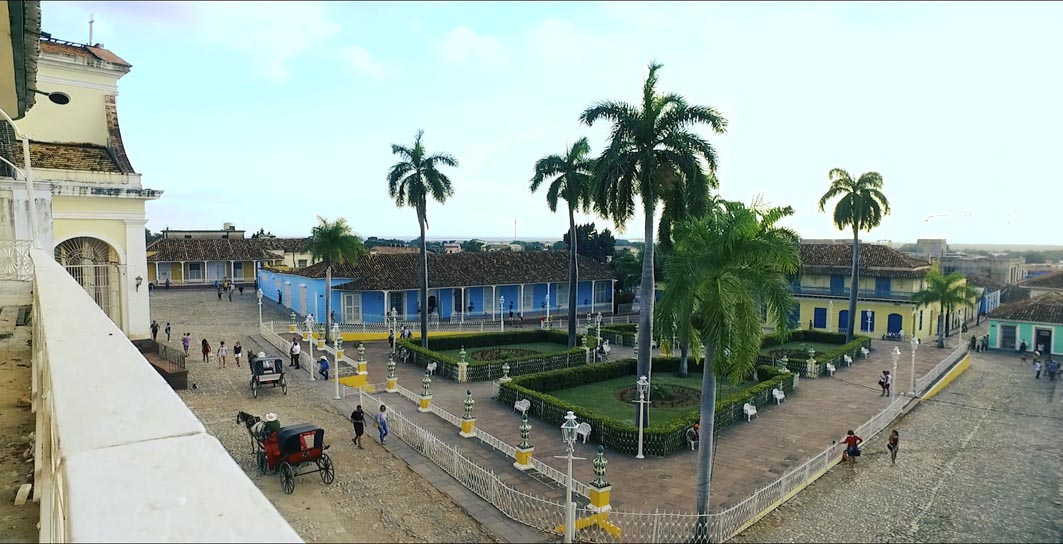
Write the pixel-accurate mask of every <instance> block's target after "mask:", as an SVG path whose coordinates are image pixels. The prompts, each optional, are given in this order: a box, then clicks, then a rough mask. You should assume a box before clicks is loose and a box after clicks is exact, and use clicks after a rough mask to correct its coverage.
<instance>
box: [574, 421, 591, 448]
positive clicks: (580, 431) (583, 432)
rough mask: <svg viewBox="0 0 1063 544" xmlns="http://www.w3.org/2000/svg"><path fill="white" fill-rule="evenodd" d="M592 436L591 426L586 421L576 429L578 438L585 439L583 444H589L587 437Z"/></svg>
mask: <svg viewBox="0 0 1063 544" xmlns="http://www.w3.org/2000/svg"><path fill="white" fill-rule="evenodd" d="M590 435H591V424H590V423H587V422H586V421H584V422H583V423H580V424H579V425H578V426H577V427H576V438H579V437H581V436H582V437H583V443H584V444H586V443H587V437H589V436H590Z"/></svg>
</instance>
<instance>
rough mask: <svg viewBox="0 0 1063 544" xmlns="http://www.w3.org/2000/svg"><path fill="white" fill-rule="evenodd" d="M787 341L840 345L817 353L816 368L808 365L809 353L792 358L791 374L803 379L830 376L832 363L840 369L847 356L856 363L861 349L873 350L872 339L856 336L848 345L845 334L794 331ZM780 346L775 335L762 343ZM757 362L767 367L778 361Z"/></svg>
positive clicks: (760, 358)
mask: <svg viewBox="0 0 1063 544" xmlns="http://www.w3.org/2000/svg"><path fill="white" fill-rule="evenodd" d="M786 341H787V342H819V343H822V344H838V347H836V348H834V349H831V350H828V351H818V352H816V365H815V366H814V367H812V366H810V365H809V364H808V361H807V358H808V354H807V353H803V352H802V353H801V354H800V356H799V357H797V358H790V360H789V361H788V363H787V365H786V367H787V368H788V369H789V370H790V371H791V372H796V373H799V374H800V375H801V377H802V378H815V377H817V376H826V375H827V374H828V372H827V363H831V364H833V365H834V366H835V367H838V366H839V365H842V364H843V357H844V356H845V355H849V356H850V357H852V358H853V360H854V361H855V360H856V354H857V352H859V350H860V348H861V347H865V346H866V347H867V348H868V349H871V338H869V337H867V336H854V337H853V340H852V341H851V342H849V343H848V344H846V343H845V335H844V334H842V333H835V332H825V331H804V330H802V331H794V332H792V333H790V336H789V337H787V339H786ZM779 344H780V341H779V337H778V336H777V335H774V334H767V335H764V339H763V340H762V341H761V346H762V347H766V348H767V347H771V346H777V345H779ZM757 361H758V362H760V363H764V364H766V365H774V364H776V360H775V359H774V358H772V357H771V356H770V355H760V356H758V357H757Z"/></svg>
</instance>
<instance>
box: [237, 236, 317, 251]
mask: <svg viewBox="0 0 1063 544" xmlns="http://www.w3.org/2000/svg"><path fill="white" fill-rule="evenodd" d="M249 240H250V238H249ZM254 241H255V242H257V243H259V244H260V245H261V246H262V249H269V250H273V251H286V252H289V253H299V252H303V251H307V245H308V244H309V243H310V239H309V238H254Z"/></svg>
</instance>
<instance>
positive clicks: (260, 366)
mask: <svg viewBox="0 0 1063 544" xmlns="http://www.w3.org/2000/svg"><path fill="white" fill-rule="evenodd" d="M248 367H250V368H251V396H252V397H255V398H258V390H259V388H261V387H262V386H263V385H267V384H272V385H273V387H277V386H278V385H279V386H280V388H281V391H283V392H284V394H285V395H287V394H288V382H287V381H286V380H285V379H284V360H283V359H281V358H280V357H267V356H266V354H265V353H263V352H261V351H260V352H258V355H256V356H255V357H252V358H251V360H250V361H249V364H248Z"/></svg>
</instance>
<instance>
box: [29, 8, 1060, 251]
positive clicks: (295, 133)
mask: <svg viewBox="0 0 1063 544" xmlns="http://www.w3.org/2000/svg"><path fill="white" fill-rule="evenodd" d="M42 4H43V29H44V30H45V31H47V32H51V33H52V35H53V36H55V37H57V38H62V39H68V40H73V41H81V42H83V41H87V40H88V20H89V17H90V15H93V16H94V19H95V21H96V22H95V26H94V41H95V42H99V43H103V44H104V46H105V47H107V48H108V49H110V50H112V51H114V52H115V53H116V54H118V55H119V56H121V57H122V58H124V59H125V60H127V61H128V62H130V63H131V64H132V65H133V69H132V71H131V72H130V73H129V74H128V75H126V76H125V77H124V78H122V80H121V81H120V82H119V88H120V95H119V98H118V108H119V118H120V122H121V125H122V134H123V139H124V141H125V146H126V150H127V152H128V154H129V157H130V159H131V161H132V163H133V166H134V168H135V169H136V170H137V171H138V172H140V173H141V174H142V175H143V183H144V185H145V186H146V187H150V188H153V189H160V190H163V191H164V194H163V196H162V198H161V199H159V200H156V201H152V202H149V204H148V217H149V222H148V227H149V228H151V229H152V230H160V229H162V228H166V227H171V228H175V229H176V228H219V227H220V226H221V224H222V223H223V222H233V223H235V224H236V225H237V226H238V227H239V228H246V229H248V230H257V229H258V228H259V227H264V228H266V229H267V230H269V231H271V232H273V233H274V234H277V235H290V236H303V235H308V234H309V231H310V228H311V227H312V226H313V225H314V224H315V223H316V221H317V219H316V217H317V216H322V217H325V218H329V219H334V218H337V217H345V218H346V219H347V220H348V222H349V223H350V224H351V225H352V227H353V229H354V230H355V231H356V232H357V233H358V234H360V235H362V236H402V237H407V238H413V237H415V236H417V232H418V231H417V220H416V216H415V214H414V212H413V210H412V209H409V208H401V209H400V208H396V207H395V205H394V202H393V201H392V200H391V199H390V198H389V197H388V193H387V183H386V179H385V176H386V173H387V170H388V168H389V167H390V166H391V165H392V164H394V163H395V162H396V161H397V158H396V157H395V156H393V155H392V154H391V145H392V144H403V145H410V144H412V141H413V138H414V135H415V134H416V132H417V131H418V130H420V129H423V130H424V131H425V136H424V142H425V144H426V146H427V147H428V149H429V151H431V152H446V153H450V154H451V155H453V156H454V157H456V158H457V160H458V162H459V164H458V167H457V168H453V169H450V171H449V172H448V175H449V176H450V178H451V179H452V180H453V183H454V196H453V197H452V198H451V199H450V200H448V201H447V202H446V204H445V205H441V204H438V203H434V202H433V203H430V204H429V208H428V221H429V227H430V230H429V237H430V238H451V237H453V238H469V237H488V236H490V237H509V236H511V235H512V234H513V232H514V221H516V233H517V236H518V237H519V238H560V236H561V234H562V233H563V232H564V231H565V230H566V229H567V228H568V221H567V217H565V215H564V213H560V212H559V213H552V212H550V211H549V209H548V208H547V206H546V203H545V191H544V190H543V189H540V191H539V192H538V193H535V194H532V193H530V191H529V189H528V185H529V180H530V178H531V176H532V173H533V172H532V168H533V165H534V163H535V161H536V160H537V159H539V158H542V157H544V156H546V155H550V154H560V153H562V152H563V151H564V150H565V148H566V147H567V146H568V145H570V144H571V143H572V142H573V141H575V140H576V139H578V138H580V137H582V136H587V137H588V138H589V139H590V142H591V146H592V151H593V152H597V151H599V150H601V149H602V147H603V146H604V145H605V142H606V138H607V135H608V132H607V131H608V127H607V126H606V125H604V124H596V125H595V126H593V127H588V126H585V125H583V124H581V123H580V122H579V115H580V113H581V112H582V111H583V110H584V109H586V108H587V107H588V106H590V105H592V104H594V103H595V102H598V101H604V100H621V101H629V102H635V101H637V100H638V99H639V97H640V93H641V86H642V82H643V80H644V78H645V75H646V70H647V65H648V64H649V63H650V62H651V61H657V62H660V63H661V64H663V66H664V67H663V68H662V69H661V71H660V72H659V83H658V88H659V90H660V91H662V92H674V93H679V94H681V95H683V96H684V97H685V98H686V99H687V101H688V102H689V103H692V104H700V105H707V106H712V107H714V108H716V109H718V110H719V111H721V112H722V113H723V114H724V116H725V117H726V118H727V120H728V129H727V132H726V133H725V134H715V133H712V132H711V131H710V130H709V129H708V128H704V127H703V128H701V129H698V130H699V132H701V133H702V134H703V135H704V136H705V137H706V138H707V139H709V141H711V142H712V143H713V145H714V146H715V147H716V148H717V151H718V154H719V170H718V177H719V180H720V193H721V195H722V196H723V197H724V198H727V199H731V200H740V201H743V202H751V201H753V200H754V199H762V200H764V201H766V202H767V203H770V204H775V205H790V206H793V208H794V209H795V214H794V216H793V217H791V218H789V219H788V220H787V222H786V224H787V225H788V226H790V227H792V228H794V229H795V230H797V232H798V233H799V234H800V235H801V236H803V237H806V238H845V237H848V236H849V233H846V232H841V231H838V230H837V229H836V228H835V227H834V225H833V224H832V221H831V216H830V214H829V213H822V212H820V211H819V210H818V200H819V196H820V195H822V193H823V192H824V191H825V190H826V188H827V185H828V177H827V173H828V171H829V170H830V169H831V168H835V167H839V168H844V169H846V170H848V171H849V172H850V173H852V174H853V175H854V176H856V175H859V174H860V173H863V172H867V171H876V172H879V173H880V174H881V175H882V177H883V179H884V180H885V186H884V189H885V192H886V194H887V196H888V197H889V200H890V204H891V207H892V210H893V211H892V213H891V214H890V215H889V216H887V217H886V218H885V220H884V221H883V222H882V224H881V225H880V226H879V227H878V228H875V229H873V230H872V231H871V232H870V233H867V234H864V235H863V237H864V238H865V239H868V240H892V241H894V242H906V241H914V240H915V239H916V238H927V237H945V238H947V239H948V240H949V241H950V242H956V243H1041V244H1051V243H1063V236H1060V232H1061V229H1060V228H1059V223H1058V220H1059V216H1058V213H1059V209H1060V206H1059V204H1060V202H1061V199H1063V181H1061V180H1060V175H1059V174H1058V173H1053V172H1055V167H1054V166H1053V165H1054V164H1056V162H1057V158H1058V157H1059V156H1060V152H1059V145H1060V141H1061V139H1060V137H1059V135H1058V131H1059V127H1061V126H1063V105H1061V101H1060V97H1061V96H1063V71H1061V70H1060V69H1059V66H1060V60H1059V59H1060V55H1061V53H1063V33H1061V32H1058V29H1059V28H1061V27H1063V4H1058V3H901V4H879V3H863V2H861V3H842V2H824V3H807V4H806V3H790V2H786V3H734V4H731V3H711V4H709V3H676V4H670V3H657V2H653V3H564V4H559V3H523V4H522V3H486V2H484V3H479V2H478V3H431V4H420V3H394V4H391V3H388V4H385V3H345V2H326V3H321V4H315V3H297V2H279V3H256V2H243V3H222V2H210V3H194V2H175V3H154V2H152V3H147V2H144V3H141V2H87V1H86V2H81V1H79V2H58V1H56V2H52V1H49V2H43V3H42ZM578 220H579V221H580V222H585V221H594V222H595V223H596V224H597V225H598V226H599V228H602V227H610V228H613V229H614V232H617V230H618V226H616V225H613V224H612V223H611V222H609V221H606V220H603V219H601V218H597V217H593V216H590V215H587V216H581V217H579V218H578ZM642 224H643V217H642V215H641V214H637V215H636V216H635V217H633V218H632V219H631V220H630V221H629V222H628V223H627V224H626V225H624V226H622V227H624V228H623V230H620V231H619V233H618V234H617V236H618V237H621V238H629V239H640V238H641V237H642Z"/></svg>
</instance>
